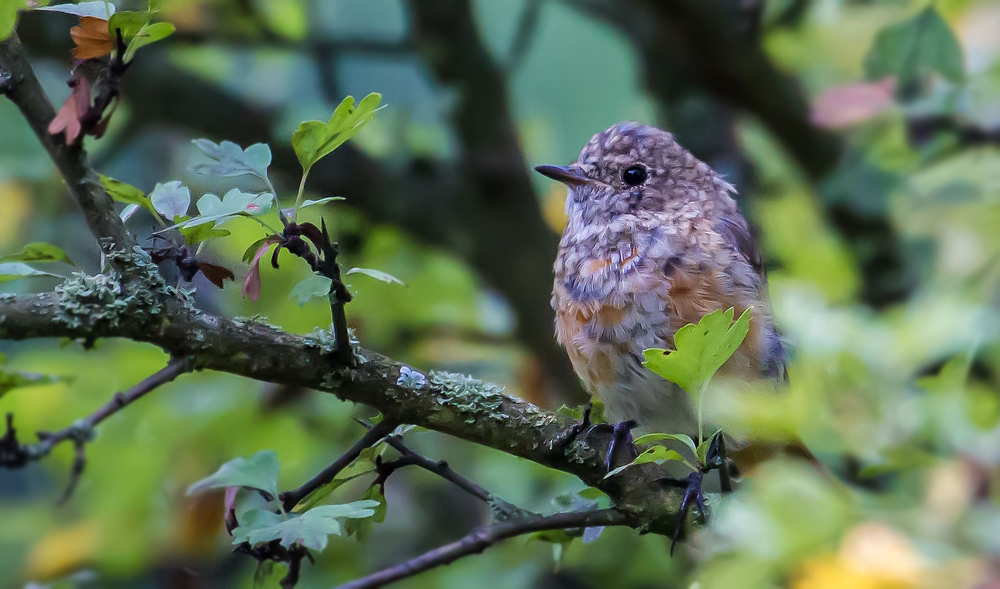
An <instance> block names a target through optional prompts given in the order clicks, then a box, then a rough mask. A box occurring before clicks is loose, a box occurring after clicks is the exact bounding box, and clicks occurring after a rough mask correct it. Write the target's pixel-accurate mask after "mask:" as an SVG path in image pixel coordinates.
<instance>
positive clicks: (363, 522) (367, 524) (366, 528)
mask: <svg viewBox="0 0 1000 589" xmlns="http://www.w3.org/2000/svg"><path fill="white" fill-rule="evenodd" d="M364 499H367V500H370V501H374V502H375V503H376V504H377V505H376V506H375V507H374V511H375V513H374V514H373V515H372V517H370V518H352V519H349V520H347V521H346V522H344V532H345V533H346V534H347V535H348V536H351V535H354V536H355V537H356V538H357V539H358V541H359V542H364V541H365V540H367V539H368V535H369V534H370V533H371V531H372V527H374V525H375V524H380V523H382V522H384V521H385V514H386V511H387V510H388V505H387V504H386V502H385V495H383V494H382V488H381V487H379V486H378V485H372V486H370V487H368V490H367V491H365V496H364Z"/></svg>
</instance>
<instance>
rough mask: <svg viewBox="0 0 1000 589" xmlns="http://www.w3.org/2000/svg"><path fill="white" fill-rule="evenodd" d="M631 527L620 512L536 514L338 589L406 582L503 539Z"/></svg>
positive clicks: (494, 526) (491, 527)
mask: <svg viewBox="0 0 1000 589" xmlns="http://www.w3.org/2000/svg"><path fill="white" fill-rule="evenodd" d="M626 525H632V523H631V522H630V519H629V517H628V515H627V514H625V513H623V512H621V511H618V510H617V509H604V510H597V511H578V512H571V513H559V514H556V515H536V516H532V517H529V518H527V519H523V520H507V521H502V522H498V523H495V524H492V525H489V526H485V527H481V528H477V529H475V530H473V531H472V532H471V533H469V534H468V535H467V536H465V537H463V538H462V539H460V540H457V541H455V542H452V543H451V544H445V545H444V546H441V547H439V548H435V549H434V550H431V551H429V552H425V553H424V554H422V555H420V556H418V557H416V558H413V559H410V560H408V561H406V562H404V563H401V564H398V565H396V566H393V567H389V568H387V569H384V570H381V571H379V572H377V573H375V574H373V575H369V576H367V577H364V578H362V579H358V580H356V581H351V582H350V583H344V584H343V585H339V586H338V587H336V589H370V588H374V587H382V586H385V585H388V584H389V583H394V582H396V581H399V580H402V579H407V578H409V577H412V576H414V575H417V574H420V573H422V572H424V571H427V570H429V569H432V568H435V567H439V566H442V565H446V564H451V563H453V562H455V561H456V560H458V559H460V558H462V557H465V556H471V555H473V554H479V553H480V552H482V551H484V550H486V549H487V548H489V547H490V546H493V545H494V544H496V543H497V542H499V541H501V540H506V539H508V538H514V537H516V536H523V535H525V534H531V533H533V532H541V531H545V530H560V529H565V528H593V527H599V526H626Z"/></svg>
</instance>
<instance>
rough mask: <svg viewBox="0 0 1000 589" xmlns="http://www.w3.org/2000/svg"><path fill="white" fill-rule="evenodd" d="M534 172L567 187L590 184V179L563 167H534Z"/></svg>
mask: <svg viewBox="0 0 1000 589" xmlns="http://www.w3.org/2000/svg"><path fill="white" fill-rule="evenodd" d="M535 171H536V172H538V173H539V174H541V175H542V176H548V177H549V178H552V179H553V180H558V181H560V182H562V183H563V184H566V185H567V186H581V185H583V184H587V183H589V182H590V178H587V177H586V176H584V175H583V174H581V173H580V172H577V171H576V170H574V169H572V168H568V167H565V166H535Z"/></svg>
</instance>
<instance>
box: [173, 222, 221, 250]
mask: <svg viewBox="0 0 1000 589" xmlns="http://www.w3.org/2000/svg"><path fill="white" fill-rule="evenodd" d="M177 230H178V231H180V232H181V235H183V236H184V243H186V244H187V245H195V244H198V243H201V242H203V241H208V240H209V239H215V238H217V237H226V236H228V235H232V233H230V231H229V230H228V229H219V228H218V227H216V226H215V223H202V224H201V225H194V226H192V227H178V228H177Z"/></svg>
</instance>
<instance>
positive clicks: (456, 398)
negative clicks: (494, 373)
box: [427, 370, 510, 424]
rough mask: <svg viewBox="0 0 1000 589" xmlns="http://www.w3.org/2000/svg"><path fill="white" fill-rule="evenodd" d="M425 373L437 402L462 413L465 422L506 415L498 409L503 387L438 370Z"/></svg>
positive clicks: (499, 418) (500, 403) (506, 417)
mask: <svg viewBox="0 0 1000 589" xmlns="http://www.w3.org/2000/svg"><path fill="white" fill-rule="evenodd" d="M427 376H428V378H429V379H430V383H431V386H433V387H434V388H435V389H436V391H437V392H436V398H437V401H438V403H440V404H441V405H443V406H445V407H447V408H449V409H451V410H452V411H455V412H456V413H458V414H459V415H461V416H463V417H464V419H465V422H466V423H468V424H472V423H475V422H476V421H477V420H479V419H482V418H483V417H488V418H490V419H498V420H506V419H508V418H509V417H510V416H509V415H507V414H506V413H504V412H503V411H502V408H503V405H504V400H505V398H506V397H504V395H503V390H504V387H502V386H500V385H497V384H493V383H489V382H483V381H481V380H479V379H478V378H474V377H471V376H468V375H466V374H458V373H456V372H444V371H440V370H432V371H430V372H429V373H427Z"/></svg>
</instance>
